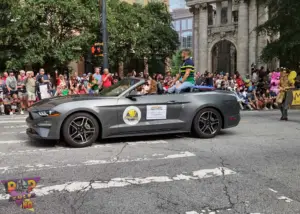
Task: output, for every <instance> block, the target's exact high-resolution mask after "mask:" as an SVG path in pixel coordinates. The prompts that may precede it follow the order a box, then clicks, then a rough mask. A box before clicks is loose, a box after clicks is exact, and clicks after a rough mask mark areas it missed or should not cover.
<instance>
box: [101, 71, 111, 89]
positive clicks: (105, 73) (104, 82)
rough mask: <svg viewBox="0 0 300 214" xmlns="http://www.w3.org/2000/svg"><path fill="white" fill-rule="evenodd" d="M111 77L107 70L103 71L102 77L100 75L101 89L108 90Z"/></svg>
mask: <svg viewBox="0 0 300 214" xmlns="http://www.w3.org/2000/svg"><path fill="white" fill-rule="evenodd" d="M112 80H113V79H112V76H111V74H110V73H109V70H108V69H107V68H105V69H104V71H103V75H102V84H101V85H102V87H103V88H109V87H110V86H111V84H112Z"/></svg>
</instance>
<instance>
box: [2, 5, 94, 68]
mask: <svg viewBox="0 0 300 214" xmlns="http://www.w3.org/2000/svg"><path fill="white" fill-rule="evenodd" d="M14 19H15V21H14V22H13V23H12V25H11V26H10V28H9V33H10V34H11V35H14V36H15V37H16V38H17V43H16V46H18V47H19V49H20V50H19V51H18V53H16V55H15V56H13V57H12V58H11V59H10V61H9V62H8V67H22V66H24V65H33V64H39V65H44V64H45V63H46V64H48V65H49V67H50V68H53V69H60V68H62V67H65V66H66V65H67V63H68V62H70V61H71V60H76V59H79V57H80V56H81V55H82V54H83V53H84V51H85V49H86V48H87V45H88V43H89V41H90V40H92V39H93V37H94V35H93V34H92V33H91V32H90V31H89V29H90V28H89V26H91V25H92V22H93V19H92V18H91V17H90V11H89V10H88V8H86V7H85V6H84V5H83V4H82V3H81V1H80V0H68V1H65V0H24V1H23V3H22V4H21V5H20V6H19V7H18V8H17V9H16V10H15V18H14ZM77 33H79V34H77Z"/></svg>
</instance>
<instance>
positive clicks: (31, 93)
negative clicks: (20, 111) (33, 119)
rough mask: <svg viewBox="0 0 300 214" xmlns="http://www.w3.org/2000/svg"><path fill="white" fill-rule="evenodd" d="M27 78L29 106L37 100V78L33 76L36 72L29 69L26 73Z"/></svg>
mask: <svg viewBox="0 0 300 214" xmlns="http://www.w3.org/2000/svg"><path fill="white" fill-rule="evenodd" d="M26 76H27V78H26V80H25V87H26V90H27V106H28V108H29V107H30V106H32V105H33V103H34V102H35V101H36V95H35V93H36V86H35V84H36V82H35V79H34V78H33V76H34V73H33V71H28V72H27V73H26Z"/></svg>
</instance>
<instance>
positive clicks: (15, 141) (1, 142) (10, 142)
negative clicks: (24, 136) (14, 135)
mask: <svg viewBox="0 0 300 214" xmlns="http://www.w3.org/2000/svg"><path fill="white" fill-rule="evenodd" d="M0 134H1V133H0ZM26 142H29V140H2V141H0V144H18V143H26Z"/></svg>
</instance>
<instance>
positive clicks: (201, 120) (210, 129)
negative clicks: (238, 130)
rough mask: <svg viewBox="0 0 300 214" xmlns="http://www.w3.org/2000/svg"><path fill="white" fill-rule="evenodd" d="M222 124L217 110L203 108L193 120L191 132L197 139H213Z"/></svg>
mask: <svg viewBox="0 0 300 214" xmlns="http://www.w3.org/2000/svg"><path fill="white" fill-rule="evenodd" d="M222 123H223V121H222V117H221V115H220V113H219V112H218V111H217V110H215V109H213V108H204V109H201V110H200V111H199V112H198V113H197V114H196V116H195V118H194V121H193V131H194V133H195V134H196V136H197V137H199V138H213V137H215V136H216V135H217V134H219V133H220V131H221V128H222Z"/></svg>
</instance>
